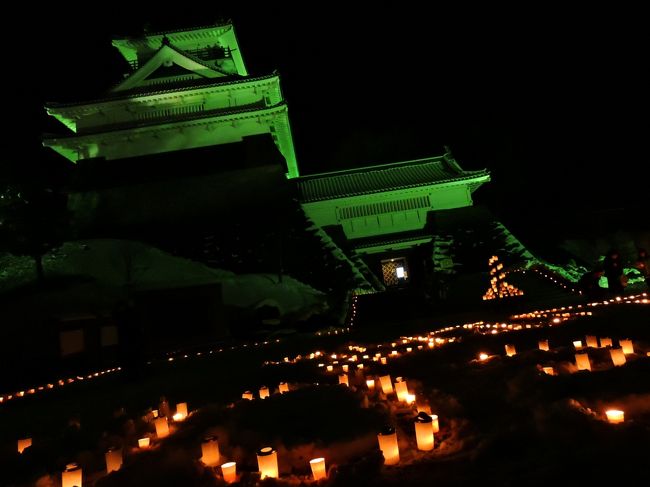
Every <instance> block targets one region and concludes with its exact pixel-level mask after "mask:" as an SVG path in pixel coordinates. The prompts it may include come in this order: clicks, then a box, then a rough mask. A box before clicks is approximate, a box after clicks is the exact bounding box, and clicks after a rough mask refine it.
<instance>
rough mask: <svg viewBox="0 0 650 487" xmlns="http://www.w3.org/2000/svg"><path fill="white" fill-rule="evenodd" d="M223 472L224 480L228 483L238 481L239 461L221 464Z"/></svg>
mask: <svg viewBox="0 0 650 487" xmlns="http://www.w3.org/2000/svg"><path fill="white" fill-rule="evenodd" d="M221 474H222V475H223V480H225V481H226V482H227V483H229V484H232V483H233V482H236V481H237V463H236V462H228V463H224V464H223V465H221Z"/></svg>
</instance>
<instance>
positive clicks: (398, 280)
mask: <svg viewBox="0 0 650 487" xmlns="http://www.w3.org/2000/svg"><path fill="white" fill-rule="evenodd" d="M381 272H382V275H383V278H384V284H385V285H386V286H399V285H400V284H404V283H406V282H407V281H408V278H409V273H408V267H407V265H406V259H405V258H404V257H397V258H394V259H385V260H382V261H381Z"/></svg>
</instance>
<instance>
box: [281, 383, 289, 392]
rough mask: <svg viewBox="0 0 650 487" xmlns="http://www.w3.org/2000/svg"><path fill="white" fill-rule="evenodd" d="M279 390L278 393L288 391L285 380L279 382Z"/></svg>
mask: <svg viewBox="0 0 650 487" xmlns="http://www.w3.org/2000/svg"><path fill="white" fill-rule="evenodd" d="M279 390H280V394H284V393H285V392H289V384H287V383H286V382H280V387H279Z"/></svg>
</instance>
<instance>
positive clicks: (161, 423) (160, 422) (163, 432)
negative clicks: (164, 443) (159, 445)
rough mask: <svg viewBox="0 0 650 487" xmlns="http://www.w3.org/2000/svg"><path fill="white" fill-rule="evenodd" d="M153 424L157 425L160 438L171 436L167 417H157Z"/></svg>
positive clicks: (157, 434)
mask: <svg viewBox="0 0 650 487" xmlns="http://www.w3.org/2000/svg"><path fill="white" fill-rule="evenodd" d="M153 424H154V426H155V427H156V436H157V437H158V438H165V437H167V436H169V424H167V418H166V417H164V416H161V417H160V418H156V420H155V421H154V422H153Z"/></svg>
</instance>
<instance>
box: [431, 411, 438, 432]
mask: <svg viewBox="0 0 650 487" xmlns="http://www.w3.org/2000/svg"><path fill="white" fill-rule="evenodd" d="M429 416H431V423H432V424H433V432H434V433H437V432H438V431H440V423H439V422H438V415H437V414H430V415H429Z"/></svg>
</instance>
